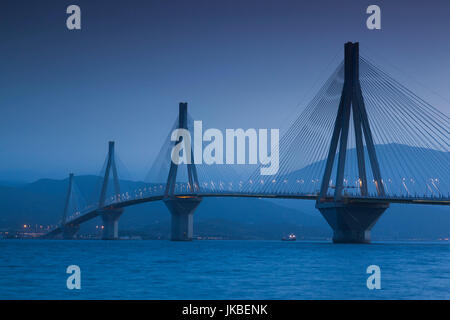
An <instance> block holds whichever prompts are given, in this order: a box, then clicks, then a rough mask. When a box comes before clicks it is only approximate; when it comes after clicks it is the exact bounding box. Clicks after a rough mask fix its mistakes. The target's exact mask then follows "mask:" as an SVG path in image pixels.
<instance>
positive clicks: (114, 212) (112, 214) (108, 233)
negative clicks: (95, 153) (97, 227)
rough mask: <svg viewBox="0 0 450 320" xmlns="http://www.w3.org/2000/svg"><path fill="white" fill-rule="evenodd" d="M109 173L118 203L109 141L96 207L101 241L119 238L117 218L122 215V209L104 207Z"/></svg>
mask: <svg viewBox="0 0 450 320" xmlns="http://www.w3.org/2000/svg"><path fill="white" fill-rule="evenodd" d="M111 173H112V175H113V187H114V198H115V199H114V200H115V201H118V200H119V199H120V186H119V176H118V174H117V167H116V160H115V156H114V141H110V142H109V144H108V158H107V162H106V170H105V176H104V177H103V184H102V189H101V191H100V200H99V205H98V208H99V209H98V212H99V213H100V215H101V217H102V221H103V231H102V239H103V240H117V239H118V238H119V218H120V216H121V215H122V213H123V209H122V208H120V209H117V208H112V207H109V206H107V205H106V191H107V189H108V182H109V177H110V174H111Z"/></svg>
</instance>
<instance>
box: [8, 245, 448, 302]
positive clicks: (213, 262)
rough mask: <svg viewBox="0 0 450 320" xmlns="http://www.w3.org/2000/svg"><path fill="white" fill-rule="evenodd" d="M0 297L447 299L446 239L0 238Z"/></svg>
mask: <svg viewBox="0 0 450 320" xmlns="http://www.w3.org/2000/svg"><path fill="white" fill-rule="evenodd" d="M73 264H75V265H78V266H79V267H80V268H81V290H68V289H67V287H66V279H67V277H68V276H69V275H68V274H66V268H67V266H69V265H73ZM373 264H374V265H378V266H379V267H380V268H381V290H368V289H367V287H366V279H367V277H368V275H367V274H366V268H367V267H368V266H369V265H373ZM0 298H1V299H450V244H449V243H373V244H371V245H333V244H331V243H327V242H302V241H297V242H282V241H193V242H187V243H184V242H170V241H39V240H0Z"/></svg>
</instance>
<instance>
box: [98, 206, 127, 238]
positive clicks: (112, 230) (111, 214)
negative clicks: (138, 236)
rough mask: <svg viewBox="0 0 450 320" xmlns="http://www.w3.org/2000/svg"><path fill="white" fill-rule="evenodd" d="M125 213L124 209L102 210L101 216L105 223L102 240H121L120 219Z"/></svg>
mask: <svg viewBox="0 0 450 320" xmlns="http://www.w3.org/2000/svg"><path fill="white" fill-rule="evenodd" d="M122 213H123V209H109V210H102V212H101V216H102V221H103V231H102V240H117V239H119V218H120V216H121V215H122Z"/></svg>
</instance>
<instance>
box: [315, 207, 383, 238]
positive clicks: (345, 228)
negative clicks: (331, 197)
mask: <svg viewBox="0 0 450 320" xmlns="http://www.w3.org/2000/svg"><path fill="white" fill-rule="evenodd" d="M388 207H389V203H372V202H367V203H360V202H358V203H341V202H325V203H317V204H316V208H317V209H319V211H320V212H321V213H322V215H323V216H324V218H325V219H326V220H327V222H328V224H329V225H330V226H331V228H332V229H333V242H334V243H370V230H371V229H372V228H373V226H374V225H375V223H376V222H377V221H378V219H379V218H380V217H381V215H382V214H383V213H384V211H385V210H386V209H387V208H388Z"/></svg>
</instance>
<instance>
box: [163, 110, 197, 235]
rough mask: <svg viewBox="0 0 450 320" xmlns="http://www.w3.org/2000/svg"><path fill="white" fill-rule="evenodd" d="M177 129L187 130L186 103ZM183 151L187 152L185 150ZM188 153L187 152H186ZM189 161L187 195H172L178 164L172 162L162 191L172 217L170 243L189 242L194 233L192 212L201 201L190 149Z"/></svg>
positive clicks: (179, 140)
mask: <svg viewBox="0 0 450 320" xmlns="http://www.w3.org/2000/svg"><path fill="white" fill-rule="evenodd" d="M178 129H185V130H187V129H188V128H187V103H185V102H181V103H180V104H179V114H178ZM182 139H183V137H181V136H180V137H179V138H178V141H176V142H175V143H180V142H182ZM184 150H187V149H186V148H185V149H184ZM188 152H189V151H188ZM190 152H191V161H190V163H188V164H187V173H188V180H189V185H188V186H189V189H190V191H191V193H190V194H189V195H183V196H176V195H175V194H174V191H175V185H176V183H177V181H176V179H177V172H178V164H176V163H175V162H174V161H171V162H170V169H169V175H168V177H167V184H166V188H165V191H164V199H163V201H164V204H165V205H166V207H167V208H168V209H169V211H170V213H171V215H172V222H171V236H170V237H171V240H172V241H190V240H192V236H193V232H194V211H195V209H196V208H197V207H198V205H199V204H200V202H201V201H202V198H201V197H199V196H198V195H197V194H196V193H197V192H198V191H199V186H200V185H199V182H198V176H197V168H196V167H195V163H194V154H193V151H192V148H190Z"/></svg>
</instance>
